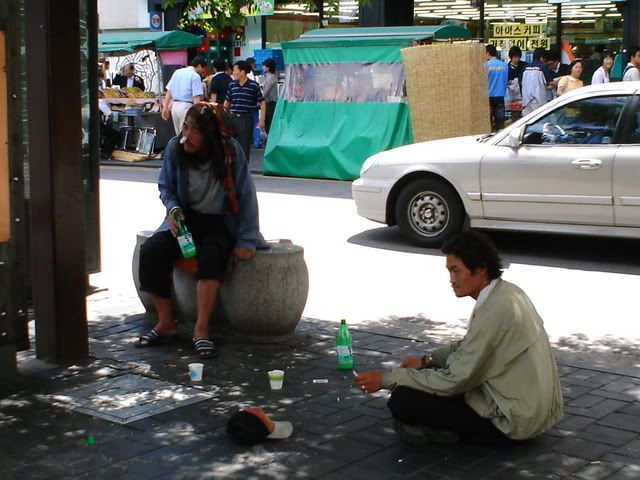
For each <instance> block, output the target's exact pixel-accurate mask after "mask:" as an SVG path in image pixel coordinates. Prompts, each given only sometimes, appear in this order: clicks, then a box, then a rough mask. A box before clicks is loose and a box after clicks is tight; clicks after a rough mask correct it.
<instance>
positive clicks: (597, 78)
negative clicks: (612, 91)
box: [591, 67, 609, 85]
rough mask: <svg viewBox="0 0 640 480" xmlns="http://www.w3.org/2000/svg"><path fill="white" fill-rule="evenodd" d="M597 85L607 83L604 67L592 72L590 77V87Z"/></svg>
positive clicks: (607, 77) (607, 76) (607, 78)
mask: <svg viewBox="0 0 640 480" xmlns="http://www.w3.org/2000/svg"><path fill="white" fill-rule="evenodd" d="M598 83H609V74H608V73H607V71H606V70H605V69H604V67H600V68H599V69H597V70H596V71H595V72H593V77H591V85H596V84H598Z"/></svg>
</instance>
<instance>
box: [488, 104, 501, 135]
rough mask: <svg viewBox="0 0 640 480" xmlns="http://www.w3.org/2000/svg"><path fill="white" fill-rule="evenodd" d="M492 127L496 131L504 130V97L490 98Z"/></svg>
mask: <svg viewBox="0 0 640 480" xmlns="http://www.w3.org/2000/svg"><path fill="white" fill-rule="evenodd" d="M489 109H490V111H491V125H492V128H493V129H494V130H502V129H503V128H504V97H489Z"/></svg>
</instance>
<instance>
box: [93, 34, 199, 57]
mask: <svg viewBox="0 0 640 480" xmlns="http://www.w3.org/2000/svg"><path fill="white" fill-rule="evenodd" d="M200 45H202V39H201V38H200V37H199V36H197V35H194V34H192V33H189V32H183V31H182V30H173V31H171V32H130V33H101V34H99V35H98V52H100V53H132V52H135V51H136V50H140V49H141V48H149V49H152V50H159V51H161V50H181V49H183V48H195V47H199V46H200Z"/></svg>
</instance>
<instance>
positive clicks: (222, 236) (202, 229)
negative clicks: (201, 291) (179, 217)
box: [139, 211, 234, 298]
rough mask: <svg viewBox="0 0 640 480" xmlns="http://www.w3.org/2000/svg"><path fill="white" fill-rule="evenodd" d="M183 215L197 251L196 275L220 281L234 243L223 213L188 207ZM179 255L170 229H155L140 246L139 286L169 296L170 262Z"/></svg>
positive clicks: (172, 263)
mask: <svg viewBox="0 0 640 480" xmlns="http://www.w3.org/2000/svg"><path fill="white" fill-rule="evenodd" d="M185 218H186V222H187V228H188V229H189V231H190V232H191V235H192V236H193V241H194V242H195V244H196V249H197V252H198V253H197V255H196V261H197V263H198V271H197V273H196V279H198V280H203V279H207V280H218V281H220V282H222V281H223V280H224V277H225V274H226V272H227V267H228V265H229V258H230V257H231V251H232V250H233V245H234V242H233V238H232V237H231V234H230V233H229V231H228V230H227V227H226V225H225V223H224V219H223V218H222V215H208V214H203V213H198V212H196V211H187V212H185ZM181 256H182V252H181V251H180V246H179V245H178V240H177V239H176V238H175V237H174V236H173V235H172V233H171V232H170V231H169V230H165V231H162V232H156V233H154V234H153V236H151V237H150V238H148V239H147V240H146V241H145V242H144V243H143V244H142V246H141V247H140V271H139V275H140V289H141V290H143V291H145V292H149V293H153V294H154V295H158V296H159V297H162V298H170V297H171V280H172V274H173V265H174V263H175V261H176V260H177V259H178V258H180V257H181Z"/></svg>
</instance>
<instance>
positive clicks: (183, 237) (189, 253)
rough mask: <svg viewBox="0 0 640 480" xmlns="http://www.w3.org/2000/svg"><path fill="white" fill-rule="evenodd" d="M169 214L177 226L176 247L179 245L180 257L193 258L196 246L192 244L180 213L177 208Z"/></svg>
mask: <svg viewBox="0 0 640 480" xmlns="http://www.w3.org/2000/svg"><path fill="white" fill-rule="evenodd" d="M171 214H172V215H173V218H175V219H176V222H177V224H178V231H177V232H176V238H177V239H178V245H180V250H181V251H182V256H183V257H184V258H191V257H195V255H196V253H197V252H196V244H195V243H193V237H192V236H191V232H189V229H188V228H187V224H186V223H185V221H184V217H183V216H182V211H181V210H180V209H179V208H175V209H174V210H173V211H172V212H171Z"/></svg>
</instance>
